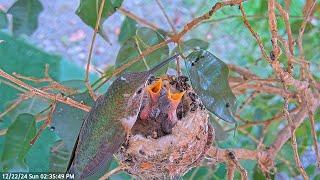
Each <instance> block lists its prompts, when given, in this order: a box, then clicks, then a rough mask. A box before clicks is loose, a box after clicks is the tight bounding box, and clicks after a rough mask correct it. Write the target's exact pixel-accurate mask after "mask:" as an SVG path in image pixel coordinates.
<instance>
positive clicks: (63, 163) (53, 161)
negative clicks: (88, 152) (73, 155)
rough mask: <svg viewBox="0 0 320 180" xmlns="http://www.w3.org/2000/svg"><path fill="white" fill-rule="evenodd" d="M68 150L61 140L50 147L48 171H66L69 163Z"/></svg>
mask: <svg viewBox="0 0 320 180" xmlns="http://www.w3.org/2000/svg"><path fill="white" fill-rule="evenodd" d="M69 158H70V151H68V149H67V147H66V145H65V144H64V143H63V141H61V140H60V141H57V142H56V143H55V144H54V145H53V146H52V147H51V148H50V160H49V164H50V165H49V171H50V172H66V170H67V166H68V163H69Z"/></svg>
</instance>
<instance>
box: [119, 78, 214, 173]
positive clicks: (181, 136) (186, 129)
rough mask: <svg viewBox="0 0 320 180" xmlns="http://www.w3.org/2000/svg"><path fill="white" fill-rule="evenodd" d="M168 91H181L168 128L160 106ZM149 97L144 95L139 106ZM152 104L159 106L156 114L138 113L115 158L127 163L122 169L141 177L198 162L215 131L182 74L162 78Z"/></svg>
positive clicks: (180, 169) (185, 168) (183, 168)
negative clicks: (157, 93) (160, 85)
mask: <svg viewBox="0 0 320 180" xmlns="http://www.w3.org/2000/svg"><path fill="white" fill-rule="evenodd" d="M150 84H152V82H150ZM168 91H172V92H184V94H183V97H182V98H181V101H180V103H179V104H178V106H177V109H176V112H175V116H176V119H177V121H176V122H174V123H172V125H170V126H169V130H168V126H164V125H163V124H166V123H170V120H168V118H169V117H170V116H166V115H165V114H166V113H167V112H165V111H166V110H167V109H163V108H161V104H163V103H164V101H165V97H166V96H167V95H168ZM148 100H149V97H148V94H146V96H145V98H144V100H143V103H142V109H143V107H144V106H146V104H147V103H148ZM155 107H160V108H158V110H155V111H157V113H158V114H157V113H156V114H157V115H152V116H149V117H148V118H147V119H141V118H140V116H138V119H137V121H136V123H135V125H134V126H133V128H132V134H131V136H130V137H129V139H128V141H127V142H126V144H124V145H123V146H122V148H121V150H120V151H119V152H118V153H117V157H118V159H119V160H120V163H121V164H123V165H125V166H126V168H125V171H127V172H128V173H129V174H132V175H134V176H137V177H140V178H143V179H155V178H156V179H157V178H160V179H163V178H168V177H169V178H170V177H174V176H181V175H183V174H184V173H186V172H187V171H188V170H189V169H190V168H192V167H194V166H196V165H198V164H199V163H200V162H201V160H202V159H203V157H204V154H205V153H206V151H207V150H208V149H209V147H210V145H211V144H212V141H213V137H214V136H213V135H214V130H213V129H212V128H211V126H210V125H209V122H208V120H209V119H208V112H207V110H206V109H205V108H204V107H203V105H202V103H201V101H200V99H199V98H198V97H197V95H196V94H195V92H194V91H193V90H192V88H191V86H190V85H189V84H188V79H187V78H186V77H184V76H180V77H175V76H170V77H166V78H164V79H163V82H162V88H161V91H160V97H159V99H158V102H157V105H156V106H155ZM155 109H156V108H155ZM159 110H160V111H164V112H159Z"/></svg>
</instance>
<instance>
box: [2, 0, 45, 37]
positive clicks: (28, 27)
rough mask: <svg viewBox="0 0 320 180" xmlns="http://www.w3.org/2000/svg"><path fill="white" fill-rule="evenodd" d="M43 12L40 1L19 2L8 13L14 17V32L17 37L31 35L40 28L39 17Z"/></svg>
mask: <svg viewBox="0 0 320 180" xmlns="http://www.w3.org/2000/svg"><path fill="white" fill-rule="evenodd" d="M42 10H43V7H42V4H41V3H40V2H39V0H27V1H25V0H18V1H16V2H15V3H14V4H13V5H12V6H11V7H10V8H9V9H8V11H7V13H8V14H11V15H12V21H13V23H12V31H13V33H14V34H15V35H20V34H26V35H31V34H32V33H33V32H34V31H35V30H36V29H37V27H38V16H39V14H40V12H41V11H42Z"/></svg>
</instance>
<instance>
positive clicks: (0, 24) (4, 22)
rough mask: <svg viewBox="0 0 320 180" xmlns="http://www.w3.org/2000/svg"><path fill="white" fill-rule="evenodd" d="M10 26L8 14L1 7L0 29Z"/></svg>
mask: <svg viewBox="0 0 320 180" xmlns="http://www.w3.org/2000/svg"><path fill="white" fill-rule="evenodd" d="M7 27H8V18H7V14H6V13H5V12H3V11H2V10H1V9H0V29H5V28H7Z"/></svg>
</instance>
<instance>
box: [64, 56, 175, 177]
mask: <svg viewBox="0 0 320 180" xmlns="http://www.w3.org/2000/svg"><path fill="white" fill-rule="evenodd" d="M177 56H178V55H175V56H173V57H170V58H168V59H166V60H165V61H163V62H161V63H160V64H158V65H157V66H155V67H153V68H152V69H150V70H149V71H144V72H134V73H125V74H123V75H120V76H119V77H118V78H117V79H116V80H115V81H114V82H113V83H112V84H111V85H110V87H109V88H108V90H107V92H106V93H105V94H104V95H102V96H100V97H99V98H98V99H97V101H96V102H95V103H94V105H93V106H92V108H91V110H90V112H89V113H88V114H87V115H86V117H85V119H84V121H83V124H82V126H81V129H80V132H79V136H78V140H77V142H76V144H75V147H74V151H73V155H72V157H71V159H70V163H69V167H68V171H67V172H68V173H74V174H75V177H76V179H98V178H99V177H101V176H102V175H103V174H104V173H105V172H106V171H107V170H108V168H109V165H110V163H111V161H112V158H113V154H114V153H116V152H117V151H118V150H119V149H120V147H121V145H122V144H123V143H124V142H125V141H126V139H127V138H128V135H130V134H131V128H132V127H133V125H134V124H135V122H136V120H137V117H138V114H139V112H140V110H141V109H140V108H141V104H142V99H143V97H144V91H145V86H146V85H147V81H148V79H149V78H150V77H151V76H152V74H153V73H155V72H156V71H157V70H159V69H160V68H161V67H163V66H164V65H166V64H167V63H168V62H170V61H171V60H173V59H175V58H176V57H177ZM158 86H159V85H156V86H155V87H154V88H151V92H152V93H153V92H155V94H156V93H157V91H158V89H159V87H158ZM160 87H161V84H160ZM152 98H153V99H155V98H156V96H154V97H152Z"/></svg>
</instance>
